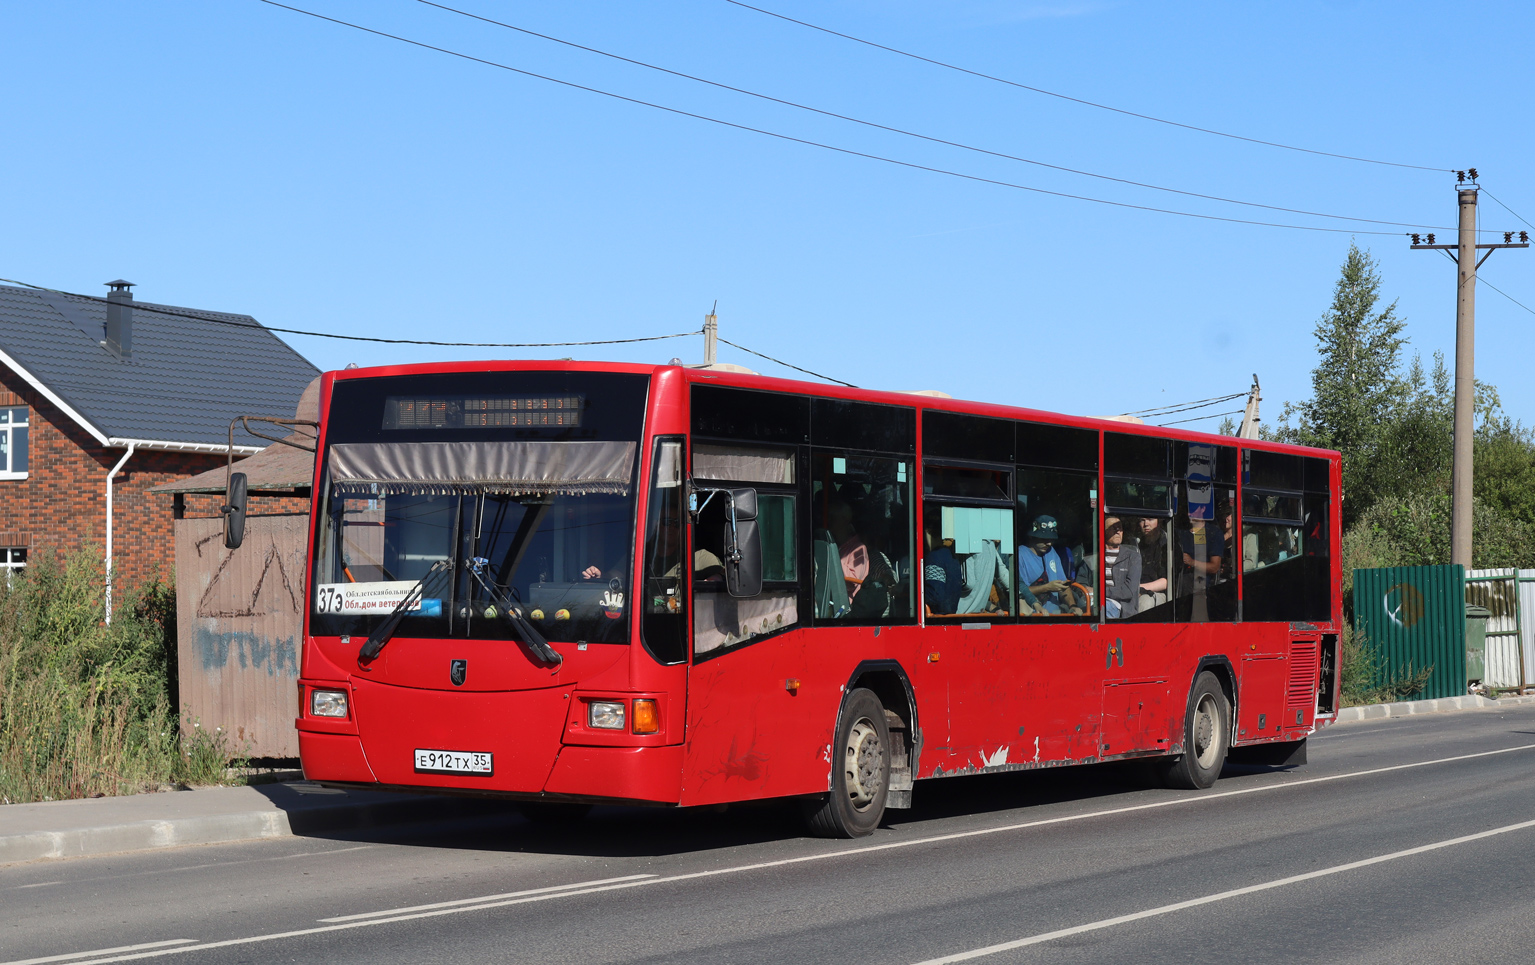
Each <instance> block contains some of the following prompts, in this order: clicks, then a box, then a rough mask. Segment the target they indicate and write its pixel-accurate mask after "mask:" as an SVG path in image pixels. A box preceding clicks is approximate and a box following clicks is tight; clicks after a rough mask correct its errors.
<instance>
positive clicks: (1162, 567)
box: [1136, 516, 1171, 613]
mask: <svg viewBox="0 0 1535 965" xmlns="http://www.w3.org/2000/svg"><path fill="white" fill-rule="evenodd" d="M1139 526H1140V540H1139V549H1140V554H1141V583H1140V588H1141V598H1140V602H1139V603H1138V604H1137V607H1136V612H1138V613H1145V612H1146V611H1147V610H1150V609H1151V608H1152V607H1155V606H1161V605H1162V604H1164V603H1166V602H1167V601H1168V600H1169V599H1170V598H1171V597H1170V594H1169V593H1168V591H1167V569H1168V567H1167V551H1168V547H1167V530H1166V529H1164V528H1163V527H1162V520H1161V519H1160V518H1159V517H1156V516H1142V517H1141V518H1140V521H1139Z"/></svg>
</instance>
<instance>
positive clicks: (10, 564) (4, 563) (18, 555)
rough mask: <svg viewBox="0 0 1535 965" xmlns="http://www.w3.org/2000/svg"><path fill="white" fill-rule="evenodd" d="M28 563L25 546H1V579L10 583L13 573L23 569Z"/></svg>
mask: <svg viewBox="0 0 1535 965" xmlns="http://www.w3.org/2000/svg"><path fill="white" fill-rule="evenodd" d="M26 565H27V551H26V549H25V548H24V547H10V548H7V547H3V546H0V579H4V580H5V581H6V583H7V584H9V583H10V579H11V574H12V573H14V572H15V571H17V570H20V569H23V568H24V567H26Z"/></svg>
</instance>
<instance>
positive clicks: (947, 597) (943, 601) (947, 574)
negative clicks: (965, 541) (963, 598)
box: [922, 511, 962, 617]
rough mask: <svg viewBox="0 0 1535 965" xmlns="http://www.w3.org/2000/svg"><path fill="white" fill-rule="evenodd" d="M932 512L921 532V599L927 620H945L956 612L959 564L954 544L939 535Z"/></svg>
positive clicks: (958, 593)
mask: <svg viewBox="0 0 1535 965" xmlns="http://www.w3.org/2000/svg"><path fill="white" fill-rule="evenodd" d="M934 515H935V514H933V513H932V512H931V511H930V512H929V513H928V519H927V521H926V525H925V527H924V528H923V542H924V545H925V546H926V547H927V552H926V554H924V559H923V561H922V598H923V600H924V601H925V602H924V605H925V606H926V609H927V615H928V616H930V617H931V616H948V615H951V614H954V613H958V612H959V597H960V590H961V581H962V577H961V575H960V573H961V570H960V565H959V560H958V559H956V558H955V556H954V548H953V546H954V541H953V540H945V539H944V538H943V537H942V536H941V535H939V533H940V530H939V526H938V523H937V520H936V519H934Z"/></svg>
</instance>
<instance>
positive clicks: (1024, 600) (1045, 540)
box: [1018, 516, 1070, 614]
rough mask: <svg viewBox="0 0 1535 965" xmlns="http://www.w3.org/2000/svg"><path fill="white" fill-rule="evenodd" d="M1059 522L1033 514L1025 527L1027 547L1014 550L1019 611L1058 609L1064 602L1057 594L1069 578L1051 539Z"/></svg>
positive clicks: (1054, 536) (1058, 531)
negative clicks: (1016, 564)
mask: <svg viewBox="0 0 1535 965" xmlns="http://www.w3.org/2000/svg"><path fill="white" fill-rule="evenodd" d="M1059 538H1060V526H1059V525H1058V524H1057V523H1056V521H1055V517H1054V516H1036V517H1035V518H1034V525H1033V526H1032V527H1030V529H1029V548H1028V551H1026V552H1023V553H1019V554H1018V589H1019V593H1018V603H1019V610H1020V612H1025V613H1027V612H1034V613H1036V614H1040V613H1062V612H1064V611H1065V610H1066V607H1067V604H1064V603H1063V602H1062V600H1061V594H1062V592H1063V591H1065V589H1066V584H1067V583H1068V582H1070V580H1069V579H1068V578H1067V576H1066V566H1065V564H1064V563H1062V562H1061V557H1060V554H1059V553H1057V552H1056V551H1055V541H1056V540H1057V539H1059Z"/></svg>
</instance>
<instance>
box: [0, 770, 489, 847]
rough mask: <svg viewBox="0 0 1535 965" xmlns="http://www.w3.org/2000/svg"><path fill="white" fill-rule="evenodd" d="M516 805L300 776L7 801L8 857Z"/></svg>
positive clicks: (433, 817) (338, 828)
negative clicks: (341, 785) (338, 785)
mask: <svg viewBox="0 0 1535 965" xmlns="http://www.w3.org/2000/svg"><path fill="white" fill-rule="evenodd" d="M497 807H499V808H505V807H509V805H507V804H505V803H499V802H489V801H485V800H479V799H473V798H458V797H447V796H442V795H424V794H422V795H417V794H386V793H381V792H376V791H338V790H332V789H329V788H322V787H320V786H318V785H316V784H309V783H307V782H303V781H294V782H291V783H286V784H259V785H256V786H253V787H213V788H202V789H199V790H195V791H169V792H165V793H161V794H133V795H127V796H124V797H106V798H92V799H85V800H78V801H49V802H47V803H43V804H7V805H3V806H0V865H4V864H8V863H11V862H15V861H33V860H36V859H39V858H76V857H81V856H84V855H98V854H112V853H115V852H121V851H150V850H155V849H159V848H176V847H180V846H182V845H188V844H221V843H227V842H231V841H245V840H249V839H252V838H282V837H289V836H292V835H303V834H324V833H327V832H344V831H355V830H360V829H364V828H371V827H381V826H385V825H391V824H406V823H411V822H418V821H438V820H444V819H448V818H455V817H463V816H472V815H478V814H483V813H486V812H487V811H488V810H491V809H493V808H497Z"/></svg>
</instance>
